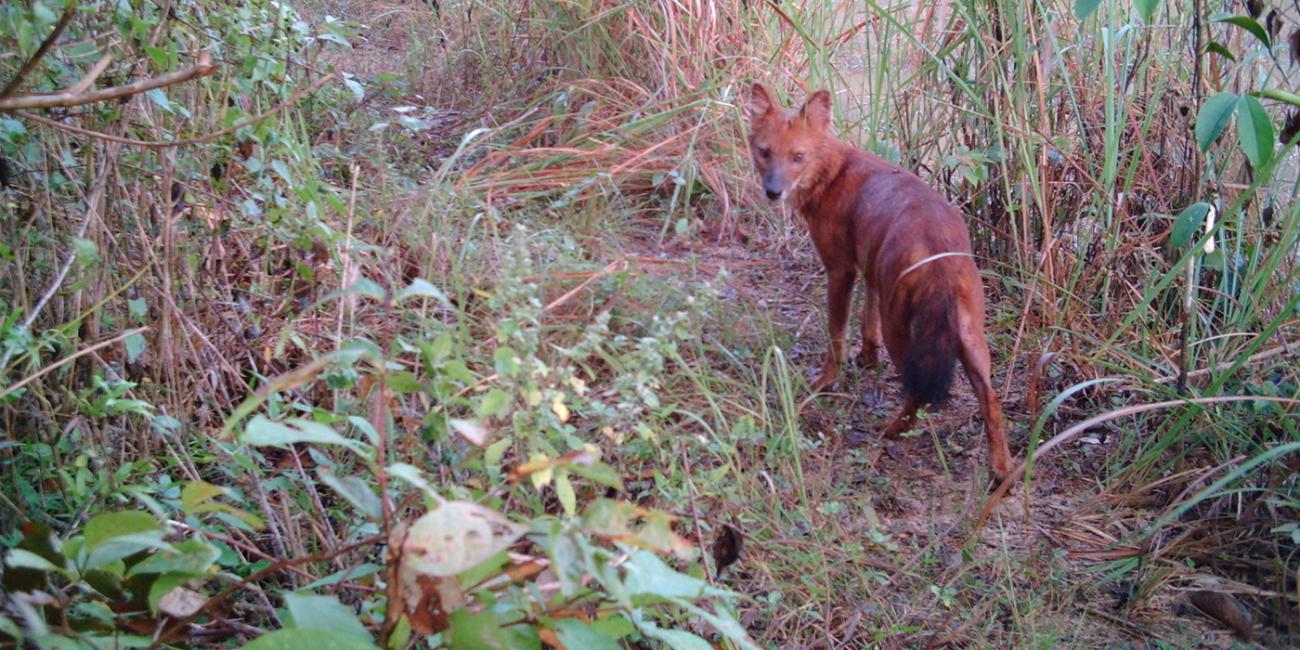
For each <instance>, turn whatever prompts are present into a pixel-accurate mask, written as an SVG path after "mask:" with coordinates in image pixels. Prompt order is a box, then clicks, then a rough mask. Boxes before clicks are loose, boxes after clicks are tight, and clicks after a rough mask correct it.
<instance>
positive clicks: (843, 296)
mask: <svg viewBox="0 0 1300 650" xmlns="http://www.w3.org/2000/svg"><path fill="white" fill-rule="evenodd" d="M856 274H857V273H856V271H855V270H854V269H853V268H849V269H848V270H838V269H829V268H828V269H826V280H827V288H826V301H827V303H828V305H827V310H826V311H827V316H828V320H829V325H830V327H829V328H828V329H829V330H830V335H831V341H830V347H829V348H828V349H827V350H826V359H825V360H824V361H823V362H822V372H821V374H820V375H818V377H817V379H814V380H813V383H812V389H813V392H817V391H819V390H821V389H823V388H826V387H827V386H830V385H831V384H833V383H835V379H836V378H837V377H839V374H840V359H842V358H844V328H845V326H847V325H848V323H849V301H850V300H851V299H852V298H853V280H854V279H855V277H854V276H855V275H856Z"/></svg>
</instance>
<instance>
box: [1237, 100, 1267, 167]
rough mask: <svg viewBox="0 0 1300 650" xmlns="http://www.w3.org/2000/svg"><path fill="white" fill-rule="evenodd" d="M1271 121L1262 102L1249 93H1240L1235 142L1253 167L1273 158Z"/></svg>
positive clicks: (1262, 164) (1261, 165)
mask: <svg viewBox="0 0 1300 650" xmlns="http://www.w3.org/2000/svg"><path fill="white" fill-rule="evenodd" d="M1273 138H1274V134H1273V122H1272V121H1270V120H1269V118H1268V112H1267V111H1265V110H1264V106H1263V104H1260V103H1259V100H1258V99H1255V98H1254V97H1251V96H1250V95H1242V97H1241V110H1239V111H1237V142H1238V144H1239V145H1240V146H1241V150H1242V151H1243V152H1244V153H1245V154H1246V158H1247V159H1248V160H1250V164H1251V165H1252V166H1254V168H1255V169H1259V168H1260V167H1263V166H1264V165H1266V164H1268V161H1269V160H1272V158H1273Z"/></svg>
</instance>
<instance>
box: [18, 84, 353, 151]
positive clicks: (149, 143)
mask: <svg viewBox="0 0 1300 650" xmlns="http://www.w3.org/2000/svg"><path fill="white" fill-rule="evenodd" d="M334 78H335V75H333V74H328V75H325V76H324V77H321V78H320V79H317V80H316V81H314V82H312V84H311V85H310V86H307V87H305V88H300V89H299V90H298V91H297V92H295V93H294V94H293V96H292V97H290V98H289V99H287V100H285V101H284V102H283V103H281V104H279V105H276V106H275V107H273V108H271V109H269V110H267V111H265V112H263V113H260V114H258V115H254V116H253V117H250V118H248V119H246V120H244V121H242V122H240V123H238V124H234V125H232V126H228V127H226V128H224V129H221V130H220V131H214V132H212V133H206V134H204V135H200V136H196V137H193V138H186V139H184V140H172V141H162V140H137V139H135V138H124V137H122V136H117V135H110V134H108V133H101V132H99V131H92V130H90V129H83V128H81V127H79V126H73V125H71V124H64V123H62V122H56V121H54V120H51V119H50V118H48V117H41V116H40V115H36V114H34V113H28V112H25V111H15V112H14V114H15V115H17V116H18V117H21V118H23V119H25V120H31V121H33V122H36V123H37V124H44V125H45V126H48V127H51V128H55V129H61V130H63V131H67V132H69V133H76V134H79V135H86V136H90V137H92V138H98V139H100V140H106V141H108V142H116V143H118V144H126V145H131V146H133V147H145V148H149V149H166V148H167V147H183V146H187V145H192V144H203V143H205V142H212V141H213V140H216V139H217V138H220V137H221V136H224V135H230V134H231V133H234V132H235V131H238V130H240V129H242V128H244V127H246V126H251V125H253V124H257V123H258V122H261V121H262V120H264V119H266V118H268V117H271V116H272V115H275V114H276V113H279V112H280V111H282V110H284V109H286V108H288V107H290V106H293V105H294V104H296V103H298V100H300V99H302V98H303V96H304V95H306V94H307V93H310V92H312V91H313V90H316V89H317V88H320V87H321V86H323V85H325V83H326V82H328V81H330V80H332V79H334Z"/></svg>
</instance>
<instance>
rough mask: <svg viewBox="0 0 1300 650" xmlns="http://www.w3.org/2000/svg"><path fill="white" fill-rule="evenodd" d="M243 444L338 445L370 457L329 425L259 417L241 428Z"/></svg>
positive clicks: (356, 443) (359, 446) (352, 441)
mask: <svg viewBox="0 0 1300 650" xmlns="http://www.w3.org/2000/svg"><path fill="white" fill-rule="evenodd" d="M243 442H244V443H245V444H249V445H253V446H286V445H291V444H294V443H298V442H310V443H315V444H319V445H339V446H340V447H345V448H347V449H349V450H351V451H352V452H354V453H356V454H358V455H361V456H366V457H368V456H369V454H368V453H367V452H366V451H365V450H364V448H363V445H362V444H361V443H359V442H357V441H355V440H351V439H348V438H345V437H343V436H342V435H340V434H339V433H338V432H337V431H335V430H334V429H332V428H330V427H329V426H327V425H324V424H321V423H319V422H312V421H311V420H301V419H291V420H286V421H285V422H284V423H280V422H275V421H272V420H269V419H267V418H266V417H264V416H262V415H258V416H256V417H254V418H253V419H252V420H249V421H248V426H247V427H246V428H245V429H244V435H243Z"/></svg>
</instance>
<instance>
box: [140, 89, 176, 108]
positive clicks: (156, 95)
mask: <svg viewBox="0 0 1300 650" xmlns="http://www.w3.org/2000/svg"><path fill="white" fill-rule="evenodd" d="M144 96H145V97H148V98H149V99H150V100H152V101H153V103H154V104H157V105H158V108H161V109H163V111H165V112H168V113H170V112H172V102H171V100H170V99H167V93H166V92H163V89H162V88H153V89H150V90H146V91H145V92H144Z"/></svg>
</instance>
